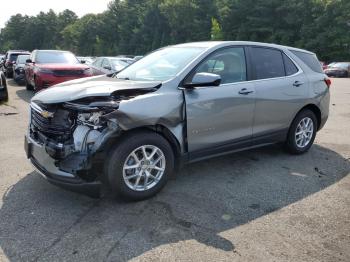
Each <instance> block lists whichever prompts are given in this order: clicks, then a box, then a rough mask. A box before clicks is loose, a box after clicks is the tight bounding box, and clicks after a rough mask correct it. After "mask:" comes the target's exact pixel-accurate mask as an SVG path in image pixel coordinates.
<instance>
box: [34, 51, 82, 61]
mask: <svg viewBox="0 0 350 262" xmlns="http://www.w3.org/2000/svg"><path fill="white" fill-rule="evenodd" d="M35 62H36V63H38V64H79V60H78V59H77V58H76V57H75V55H73V54H72V53H70V52H51V51H48V52H45V51H40V52H38V53H37V56H36V59H35Z"/></svg>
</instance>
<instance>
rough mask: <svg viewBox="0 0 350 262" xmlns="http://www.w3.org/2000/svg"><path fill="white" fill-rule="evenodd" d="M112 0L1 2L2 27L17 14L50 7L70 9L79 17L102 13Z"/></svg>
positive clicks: (0, 21) (0, 18)
mask: <svg viewBox="0 0 350 262" xmlns="http://www.w3.org/2000/svg"><path fill="white" fill-rule="evenodd" d="M110 1H111V0H15V1H4V3H1V14H0V28H3V27H4V26H5V23H6V21H7V20H8V19H9V18H10V17H11V16H12V15H15V14H18V13H19V14H22V15H36V14H38V13H39V12H40V11H44V12H47V11H48V10H49V9H50V8H51V9H53V10H54V11H55V12H56V13H58V12H61V11H63V10H64V9H70V10H72V11H73V12H75V13H76V14H77V15H78V16H79V17H81V16H83V15H85V14H88V13H94V14H97V13H101V12H103V11H105V10H106V9H107V4H108V3H109V2H110Z"/></svg>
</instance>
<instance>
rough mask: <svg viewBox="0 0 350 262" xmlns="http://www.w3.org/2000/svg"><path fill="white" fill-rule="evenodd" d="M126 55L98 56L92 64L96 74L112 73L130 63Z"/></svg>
mask: <svg viewBox="0 0 350 262" xmlns="http://www.w3.org/2000/svg"><path fill="white" fill-rule="evenodd" d="M127 61H130V58H126V57H124V58H123V57H98V58H96V60H95V61H94V62H93V63H92V64H91V65H92V67H93V69H94V71H95V73H96V74H107V75H112V74H114V73H116V72H119V71H121V70H123V69H124V68H125V67H127V66H129V65H130V62H127Z"/></svg>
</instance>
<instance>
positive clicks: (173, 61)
mask: <svg viewBox="0 0 350 262" xmlns="http://www.w3.org/2000/svg"><path fill="white" fill-rule="evenodd" d="M203 50H204V48H198V47H168V48H164V49H161V50H158V51H155V52H153V53H151V54H149V55H148V56H146V57H144V58H143V59H141V60H139V61H137V62H136V63H134V64H132V65H130V66H129V67H127V68H126V69H125V70H123V71H122V72H120V73H119V74H117V78H123V79H130V80H136V81H142V80H146V81H147V80H149V81H156V80H158V81H166V80H169V79H171V78H173V77H174V76H175V75H176V74H178V73H179V72H180V71H181V70H182V69H183V68H184V67H185V66H186V65H187V64H188V63H189V62H190V61H192V60H193V59H194V58H195V57H196V56H198V55H199V54H200V53H201V52H202V51H203Z"/></svg>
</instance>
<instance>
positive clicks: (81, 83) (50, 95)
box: [32, 75, 161, 104]
mask: <svg viewBox="0 0 350 262" xmlns="http://www.w3.org/2000/svg"><path fill="white" fill-rule="evenodd" d="M160 85H161V82H150V81H146V82H141V81H131V80H122V79H117V78H111V77H107V76H105V75H103V76H95V77H88V78H81V79H76V80H72V81H67V82H64V83H61V84H58V85H55V86H53V87H51V88H48V89H46V90H43V91H41V92H39V93H37V94H36V95H35V96H34V97H33V98H32V101H40V102H42V103H45V104H54V103H62V102H69V101H74V100H77V99H81V98H85V97H94V96H109V95H111V94H112V93H113V92H115V91H119V90H140V89H150V88H157V87H159V86H160Z"/></svg>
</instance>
